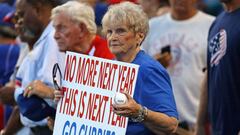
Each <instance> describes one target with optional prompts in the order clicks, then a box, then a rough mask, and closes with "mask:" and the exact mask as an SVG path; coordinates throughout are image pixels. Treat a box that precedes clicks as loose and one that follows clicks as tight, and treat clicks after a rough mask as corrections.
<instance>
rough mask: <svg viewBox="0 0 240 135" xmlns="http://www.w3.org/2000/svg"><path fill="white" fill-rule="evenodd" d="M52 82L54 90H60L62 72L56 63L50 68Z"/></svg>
mask: <svg viewBox="0 0 240 135" xmlns="http://www.w3.org/2000/svg"><path fill="white" fill-rule="evenodd" d="M52 77H53V84H54V88H55V89H56V90H61V87H60V86H61V85H62V73H61V70H60V67H59V65H58V63H55V64H54V66H53V70H52Z"/></svg>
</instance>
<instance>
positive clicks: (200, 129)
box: [195, 73, 208, 135]
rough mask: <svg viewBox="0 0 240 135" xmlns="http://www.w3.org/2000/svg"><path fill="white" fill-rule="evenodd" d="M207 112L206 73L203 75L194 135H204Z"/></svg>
mask: <svg viewBox="0 0 240 135" xmlns="http://www.w3.org/2000/svg"><path fill="white" fill-rule="evenodd" d="M207 112H208V91H207V73H206V74H205V77H204V80H203V83H202V87H201V95H200V104H199V110H198V117H197V124H196V133H195V135H205V134H206V133H205V125H206V123H207Z"/></svg>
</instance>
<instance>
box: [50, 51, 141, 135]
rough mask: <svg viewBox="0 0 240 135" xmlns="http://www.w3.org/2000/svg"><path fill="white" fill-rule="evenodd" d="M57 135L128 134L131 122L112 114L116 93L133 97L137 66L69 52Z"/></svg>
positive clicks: (58, 116) (56, 130) (56, 123)
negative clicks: (127, 128) (128, 126)
mask: <svg viewBox="0 0 240 135" xmlns="http://www.w3.org/2000/svg"><path fill="white" fill-rule="evenodd" d="M65 64H66V65H65V71H64V77H63V81H62V83H63V84H62V90H63V91H64V97H63V98H62V99H61V100H60V101H59V103H58V107H57V115H56V119H55V125H54V133H53V134H54V135H125V134H126V127H127V123H128V119H127V118H126V117H123V116H118V115H116V114H114V113H113V111H112V109H111V105H112V104H113V103H112V101H113V97H114V95H115V93H117V92H123V91H125V92H127V93H129V94H130V95H131V96H133V93H134V89H135V83H136V79H137V74H138V68H139V66H138V65H134V64H130V63H124V62H119V61H114V60H106V59H102V58H97V57H92V56H87V55H82V54H77V53H73V52H67V55H66V60H65Z"/></svg>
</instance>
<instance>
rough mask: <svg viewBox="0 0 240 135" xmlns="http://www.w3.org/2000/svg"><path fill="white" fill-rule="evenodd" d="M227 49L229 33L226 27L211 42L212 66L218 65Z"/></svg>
mask: <svg viewBox="0 0 240 135" xmlns="http://www.w3.org/2000/svg"><path fill="white" fill-rule="evenodd" d="M226 50H227V33H226V31H225V30H224V29H222V30H220V32H218V33H217V34H216V35H215V36H214V37H213V38H212V39H211V40H210V42H209V52H210V57H211V59H210V63H211V67H213V66H217V65H218V63H219V61H220V60H221V59H222V57H223V56H224V55H225V53H226Z"/></svg>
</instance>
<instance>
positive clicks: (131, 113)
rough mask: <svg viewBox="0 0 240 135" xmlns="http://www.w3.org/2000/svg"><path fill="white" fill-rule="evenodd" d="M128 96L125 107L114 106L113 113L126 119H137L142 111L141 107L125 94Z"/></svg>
mask: <svg viewBox="0 0 240 135" xmlns="http://www.w3.org/2000/svg"><path fill="white" fill-rule="evenodd" d="M123 94H125V95H126V96H127V99H128V102H127V103H125V104H123V105H116V104H113V105H112V107H113V112H114V113H116V114H117V115H120V116H125V117H136V116H138V114H139V110H140V109H141V105H139V104H138V103H136V101H135V100H134V99H133V98H132V97H131V96H130V95H129V94H128V93H126V92H124V93H123Z"/></svg>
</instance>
